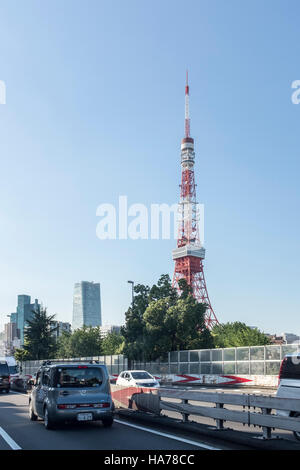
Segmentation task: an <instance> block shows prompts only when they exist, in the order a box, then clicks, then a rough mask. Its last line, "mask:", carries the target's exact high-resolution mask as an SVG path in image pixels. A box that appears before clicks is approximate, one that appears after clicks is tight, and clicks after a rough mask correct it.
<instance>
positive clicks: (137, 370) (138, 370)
mask: <svg viewBox="0 0 300 470" xmlns="http://www.w3.org/2000/svg"><path fill="white" fill-rule="evenodd" d="M123 372H130V373H131V372H147V374H150V372H148V371H147V370H140V369H136V370H124V371H123ZM150 375H151V374H150Z"/></svg>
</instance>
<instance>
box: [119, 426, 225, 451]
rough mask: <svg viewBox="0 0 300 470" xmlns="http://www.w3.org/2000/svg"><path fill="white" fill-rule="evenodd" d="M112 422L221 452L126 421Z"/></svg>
mask: <svg viewBox="0 0 300 470" xmlns="http://www.w3.org/2000/svg"><path fill="white" fill-rule="evenodd" d="M114 421H115V423H119V424H124V426H129V427H131V428H135V429H139V430H140V431H146V432H150V433H151V434H157V435H158V436H163V437H167V438H168V439H173V440H174V441H179V442H184V443H185V444H190V445H193V446H196V447H201V448H203V449H207V450H221V449H218V448H217V447H212V446H209V445H207V444H202V443H200V442H197V441H191V440H189V439H184V438H182V437H177V436H174V435H173V434H167V433H164V432H160V431H154V430H153V429H149V428H144V427H143V426H137V425H136V424H131V423H127V422H126V421H120V420H118V419H115V420H114Z"/></svg>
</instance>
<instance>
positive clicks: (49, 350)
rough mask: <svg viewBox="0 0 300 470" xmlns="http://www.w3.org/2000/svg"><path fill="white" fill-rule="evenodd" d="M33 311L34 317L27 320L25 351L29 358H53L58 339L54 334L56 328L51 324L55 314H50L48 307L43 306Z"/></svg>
mask: <svg viewBox="0 0 300 470" xmlns="http://www.w3.org/2000/svg"><path fill="white" fill-rule="evenodd" d="M32 313H33V317H32V319H31V320H27V326H26V328H25V331H24V351H25V352H26V353H27V358H28V359H29V360H38V359H51V358H53V357H55V353H56V341H55V338H54V336H53V334H52V333H53V332H54V331H55V330H56V328H55V327H52V325H51V322H52V321H53V319H54V317H55V315H50V316H48V315H47V309H46V308H41V307H38V309H37V310H33V311H32ZM24 354H25V353H24Z"/></svg>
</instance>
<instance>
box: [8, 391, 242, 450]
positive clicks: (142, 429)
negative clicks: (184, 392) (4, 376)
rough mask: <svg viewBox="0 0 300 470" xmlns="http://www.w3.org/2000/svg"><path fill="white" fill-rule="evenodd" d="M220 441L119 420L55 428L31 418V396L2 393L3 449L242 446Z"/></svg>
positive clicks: (170, 448) (173, 448) (232, 447)
mask: <svg viewBox="0 0 300 470" xmlns="http://www.w3.org/2000/svg"><path fill="white" fill-rule="evenodd" d="M242 448H243V447H241V446H234V445H231V444H229V443H222V442H219V440H212V439H210V438H207V439H206V438H202V436H195V435H194V434H189V435H187V434H186V433H182V434H178V431H176V432H174V433H173V432H172V431H170V430H168V431H166V430H165V429H159V428H157V427H155V428H153V427H151V426H150V425H141V424H139V423H137V422H133V421H130V422H128V421H126V420H122V419H119V418H118V419H116V420H115V423H114V424H113V426H112V427H111V428H108V429H107V428H104V427H103V426H102V423H101V422H94V423H75V424H68V425H63V426H60V427H59V428H58V429H56V430H53V431H47V430H46V429H45V428H44V424H43V421H41V420H39V421H37V422H31V421H30V420H29V417H28V395H26V394H22V393H17V392H10V393H9V394H7V395H6V394H0V450H5V449H7V450H11V449H14V450H21V449H23V450H46V449H47V450H54V449H55V450H139V449H143V450H162V451H165V450H173V451H174V450H178V451H182V450H187V451H189V452H191V451H199V450H205V451H207V450H226V449H242Z"/></svg>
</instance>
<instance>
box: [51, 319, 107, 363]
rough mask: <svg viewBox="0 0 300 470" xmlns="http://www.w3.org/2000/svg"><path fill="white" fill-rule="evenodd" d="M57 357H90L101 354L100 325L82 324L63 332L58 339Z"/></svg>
mask: <svg viewBox="0 0 300 470" xmlns="http://www.w3.org/2000/svg"><path fill="white" fill-rule="evenodd" d="M57 347H58V349H57V354H58V356H59V357H62V358H68V357H90V356H100V355H101V354H102V339H101V335H100V327H91V326H83V327H82V328H79V329H77V330H75V331H74V332H73V333H71V334H70V333H66V332H65V333H63V334H62V336H61V337H60V338H59V339H58V343H57Z"/></svg>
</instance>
